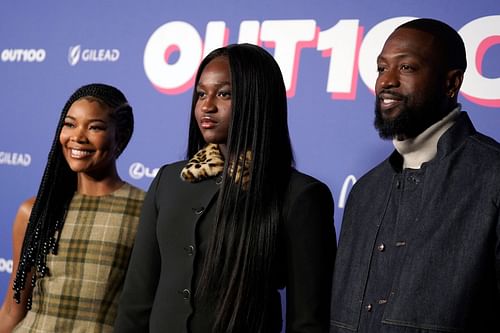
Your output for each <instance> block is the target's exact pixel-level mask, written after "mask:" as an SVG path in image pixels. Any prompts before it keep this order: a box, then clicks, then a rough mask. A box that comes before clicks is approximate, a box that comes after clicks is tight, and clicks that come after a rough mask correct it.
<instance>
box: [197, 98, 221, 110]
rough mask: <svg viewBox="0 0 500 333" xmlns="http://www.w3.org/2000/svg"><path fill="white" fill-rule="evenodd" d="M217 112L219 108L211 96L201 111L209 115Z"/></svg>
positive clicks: (204, 102) (205, 100)
mask: <svg viewBox="0 0 500 333" xmlns="http://www.w3.org/2000/svg"><path fill="white" fill-rule="evenodd" d="M216 110H217V106H216V105H215V101H214V98H213V97H212V96H210V95H207V96H206V98H205V99H204V100H203V104H202V105H201V111H203V112H206V113H209V112H215V111H216Z"/></svg>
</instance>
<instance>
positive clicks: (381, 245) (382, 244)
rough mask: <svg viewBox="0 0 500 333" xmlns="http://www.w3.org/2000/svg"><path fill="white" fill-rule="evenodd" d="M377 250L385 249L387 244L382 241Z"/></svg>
mask: <svg viewBox="0 0 500 333" xmlns="http://www.w3.org/2000/svg"><path fill="white" fill-rule="evenodd" d="M377 250H379V251H380V252H383V251H384V250H385V244H384V243H380V244H379V245H378V246H377Z"/></svg>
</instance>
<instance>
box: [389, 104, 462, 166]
mask: <svg viewBox="0 0 500 333" xmlns="http://www.w3.org/2000/svg"><path fill="white" fill-rule="evenodd" d="M461 108H462V106H461V105H460V104H458V105H457V107H456V108H455V109H453V110H452V111H451V112H450V113H449V114H447V115H446V117H444V118H443V119H441V120H440V121H438V122H437V123H435V124H433V125H432V126H431V127H429V128H427V129H426V130H425V131H423V132H422V133H420V134H419V135H418V136H417V137H415V138H412V139H407V140H401V141H400V140H397V139H396V138H394V139H393V140H392V143H393V144H394V147H395V148H396V150H397V151H398V153H400V154H401V156H403V159H404V162H403V169H406V168H411V169H420V167H421V166H422V164H423V163H425V162H428V161H430V160H432V159H433V158H434V157H435V156H436V153H437V143H438V141H439V138H441V136H442V135H443V134H444V132H446V130H448V128H450V127H451V126H452V125H453V124H454V123H455V120H456V119H457V117H458V114H459V113H460V110H461Z"/></svg>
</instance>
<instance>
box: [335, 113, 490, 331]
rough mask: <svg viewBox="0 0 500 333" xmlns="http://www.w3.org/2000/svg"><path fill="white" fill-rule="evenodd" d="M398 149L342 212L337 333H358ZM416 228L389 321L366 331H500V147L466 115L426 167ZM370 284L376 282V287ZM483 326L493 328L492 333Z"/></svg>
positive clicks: (394, 283) (387, 307)
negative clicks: (477, 129)
mask: <svg viewBox="0 0 500 333" xmlns="http://www.w3.org/2000/svg"><path fill="white" fill-rule="evenodd" d="M401 166H402V157H401V156H400V155H399V154H398V153H397V152H396V151H395V152H393V154H392V155H391V156H390V157H389V158H388V159H386V160H385V161H384V162H382V163H381V164H379V165H378V166H377V167H375V168H374V169H372V170H371V171H370V172H368V173H367V174H366V175H365V176H363V177H362V178H361V179H360V180H359V181H358V182H357V183H356V184H355V186H354V187H353V189H352V191H351V193H350V195H349V199H348V202H347V205H346V208H345V211H344V218H343V224H342V229H341V233H340V239H339V248H338V252H337V257H336V262H335V269H334V277H333V291H332V306H331V322H330V332H331V333H333V332H358V328H359V325H360V318H361V317H362V312H363V311H369V310H370V308H368V309H367V308H366V306H365V304H366V303H365V299H364V298H365V297H366V287H367V284H368V279H369V278H370V277H369V274H368V273H369V271H370V265H371V264H372V262H373V261H372V259H373V258H372V257H373V255H374V254H373V253H374V252H376V251H374V249H376V246H377V243H376V242H375V241H376V239H377V234H378V232H379V230H380V228H381V224H382V220H383V218H384V214H385V213H386V209H387V206H388V202H389V198H390V195H391V191H393V189H394V188H395V187H394V186H393V182H395V179H396V178H397V176H398V174H400V173H401V172H402V170H401ZM422 167H425V168H426V175H425V178H426V180H425V184H424V187H423V190H422V199H421V204H422V205H421V209H420V210H419V211H418V219H417V220H418V223H416V224H415V226H414V227H413V228H412V233H411V235H409V237H408V239H406V240H405V250H404V251H405V252H404V254H403V257H402V259H401V260H400V262H399V265H397V266H396V269H394V270H393V271H389V272H387V274H386V275H385V276H384V278H386V279H388V280H389V281H388V282H387V281H386V282H381V281H375V282H376V283H386V284H388V285H389V286H390V291H391V292H390V296H389V297H388V299H387V300H386V303H385V304H384V308H383V314H382V324H381V325H378V327H377V328H376V329H368V331H369V332H373V333H375V332H412V333H415V332H500V215H499V210H500V208H499V207H500V144H499V143H498V142H496V141H494V140H493V139H491V138H489V137H487V136H485V135H482V134H480V133H478V132H477V131H476V130H475V129H474V127H473V125H472V123H471V121H470V119H469V117H468V115H467V113H465V112H461V114H460V116H459V117H458V119H457V121H456V123H455V124H454V125H453V126H452V127H451V128H450V129H448V130H447V132H446V133H445V134H443V136H442V137H441V138H440V140H439V142H438V151H437V155H436V157H435V158H434V159H433V160H431V161H429V162H427V163H424V165H423V166H422ZM371 283H373V281H372V282H371ZM486 327H489V328H488V329H486Z"/></svg>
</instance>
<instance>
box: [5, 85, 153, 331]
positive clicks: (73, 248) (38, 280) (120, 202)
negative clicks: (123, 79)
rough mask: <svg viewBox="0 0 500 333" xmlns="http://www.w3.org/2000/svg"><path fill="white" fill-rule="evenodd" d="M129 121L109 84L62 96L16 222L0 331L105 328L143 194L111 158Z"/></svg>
mask: <svg viewBox="0 0 500 333" xmlns="http://www.w3.org/2000/svg"><path fill="white" fill-rule="evenodd" d="M133 127H134V118H133V114H132V107H131V106H130V105H129V104H128V102H127V99H126V98H125V96H124V95H123V93H122V92H121V91H119V90H118V89H116V88H115V87H112V86H109V85H105V84H89V85H85V86H83V87H81V88H79V89H78V90H76V91H75V92H74V93H73V95H72V96H71V97H70V98H69V100H68V101H67V102H66V104H65V106H64V108H63V110H62V113H61V117H60V119H59V123H58V125H57V129H56V134H55V138H54V141H53V143H52V147H51V150H50V152H49V155H48V161H47V164H46V166H45V171H44V174H43V176H42V180H41V183H40V187H39V189H38V194H37V196H36V197H35V198H31V199H28V200H27V201H25V202H24V203H23V204H22V205H21V206H20V208H19V210H18V213H17V215H16V219H15V222H14V228H13V229H14V232H13V235H14V237H13V249H14V250H13V256H14V269H13V273H12V275H11V279H10V282H9V290H8V292H7V295H6V299H5V301H4V303H3V305H2V308H1V310H0V332H1V333H5V332H110V331H111V330H112V329H113V322H114V319H115V316H116V310H117V300H118V296H119V294H120V292H121V289H122V284H123V279H124V276H125V272H126V269H127V265H128V260H129V256H130V252H131V248H132V244H133V241H134V237H135V231H136V227H137V224H138V220H139V214H140V208H141V206H142V201H143V199H144V192H143V191H142V190H140V189H138V188H136V187H134V186H132V185H130V184H128V183H126V182H124V181H123V180H122V179H121V178H120V176H119V174H118V171H117V168H116V159H117V158H118V156H119V155H120V154H121V152H123V150H124V149H125V147H126V146H127V144H128V142H129V140H130V138H131V136H132V132H133ZM28 221H29V222H28Z"/></svg>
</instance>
